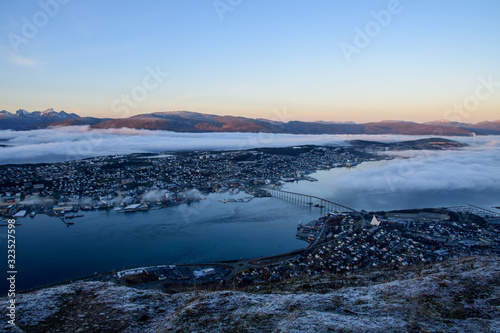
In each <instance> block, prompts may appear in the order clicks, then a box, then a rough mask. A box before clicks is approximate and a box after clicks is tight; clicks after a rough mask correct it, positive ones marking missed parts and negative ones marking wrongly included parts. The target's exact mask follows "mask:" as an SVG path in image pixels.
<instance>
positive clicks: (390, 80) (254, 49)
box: [0, 0, 500, 123]
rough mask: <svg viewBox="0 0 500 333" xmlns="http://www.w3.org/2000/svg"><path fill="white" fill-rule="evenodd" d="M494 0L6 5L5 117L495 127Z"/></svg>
mask: <svg viewBox="0 0 500 333" xmlns="http://www.w3.org/2000/svg"><path fill="white" fill-rule="evenodd" d="M499 14H500V2H498V1H494V0H478V1H462V0H457V1H453V2H451V1H448V2H443V1H441V2H437V1H431V0H400V1H398V0H390V1H378V0H370V1H368V0H363V1H350V0H338V1H328V0H313V1H307V2H306V1H298V0H287V1H284V0H276V1H264V0H252V1H249V0H183V1H143V2H138V1H117V0H110V1H94V0H87V1H82V0H40V1H28V0H26V1H15V0H3V1H2V2H1V3H0V73H1V75H0V110H1V109H5V110H7V111H10V112H15V111H16V110H17V109H20V108H22V109H26V110H28V111H35V110H45V109H47V108H51V107H52V108H54V109H55V110H57V111H59V110H65V111H67V112H75V113H77V114H79V115H80V116H93V117H112V118H122V117H129V116H133V115H136V114H142V113H151V112H161V111H175V110H189V111H195V112H202V113H209V114H220V115H237V116H245V117H253V118H267V119H272V120H278V121H291V120H304V121H317V120H323V121H355V122H368V121H381V120H405V121H417V122H424V121H431V120H438V119H448V120H451V121H460V122H467V123H476V122H480V121H494V120H499V119H500V116H498V114H499V112H498V111H499V109H500V62H499V61H498V59H500V20H498V15H499Z"/></svg>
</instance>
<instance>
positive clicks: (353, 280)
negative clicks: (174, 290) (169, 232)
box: [0, 256, 500, 333]
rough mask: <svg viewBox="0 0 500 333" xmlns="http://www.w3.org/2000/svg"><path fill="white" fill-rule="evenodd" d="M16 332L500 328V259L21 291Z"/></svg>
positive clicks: (474, 329) (417, 330) (71, 286)
mask: <svg viewBox="0 0 500 333" xmlns="http://www.w3.org/2000/svg"><path fill="white" fill-rule="evenodd" d="M0 303H1V307H0V309H1V310H0V311H1V314H0V315H1V317H2V318H3V319H2V320H3V321H4V323H3V324H2V326H3V327H2V328H3V329H5V331H12V332H111V331H113V332H158V333H160V332H190V331H191V332H192V331H199V332H212V331H217V332H235V331H238V332H324V331H338V332H368V331H369V332H426V331H428V332H436V331H442V332H444V331H446V332H499V331H500V330H499V327H500V259H499V258H498V257H497V256H490V257H465V258H455V259H450V260H447V261H444V262H441V263H435V264H429V265H425V266H411V267H406V268H405V269H402V270H396V271H393V270H384V269H378V270H371V271H365V272H362V273H359V274H352V275H322V276H320V277H315V278H310V279H297V280H295V281H286V282H283V283H282V284H270V285H262V286H261V287H260V288H257V287H255V286H252V287H251V289H247V290H242V291H218V292H206V291H201V292H187V293H178V294H174V295H169V294H165V293H162V292H159V291H145V290H137V289H132V288H128V287H122V286H117V285H114V284H110V283H102V282H85V283H75V284H72V285H65V286H59V287H54V288H49V289H43V290H39V291H35V292H30V293H27V294H22V295H19V296H18V299H17V309H16V310H17V313H16V317H17V321H16V323H17V326H18V327H14V328H12V327H9V326H8V324H6V320H5V318H6V313H5V311H6V299H5V297H4V298H2V299H0Z"/></svg>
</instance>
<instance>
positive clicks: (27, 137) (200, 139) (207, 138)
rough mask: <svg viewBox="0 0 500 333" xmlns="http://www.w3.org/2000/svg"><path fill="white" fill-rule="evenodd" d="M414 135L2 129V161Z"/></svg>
mask: <svg viewBox="0 0 500 333" xmlns="http://www.w3.org/2000/svg"><path fill="white" fill-rule="evenodd" d="M411 138H412V137H408V136H401V135H399V136H390V135H379V136H367V135H292V134H269V133H176V132H167V131H150V130H137V129H128V128H121V129H106V130H95V129H90V128H89V127H88V126H72V127H58V128H49V129H40V130H32V131H10V130H9V131H5V130H4V131H0V144H4V145H9V146H8V147H2V148H0V164H9V163H17V164H19V163H38V162H60V161H67V160H75V159H82V158H87V157H95V156H104V155H115V154H130V153H159V152H165V151H183V150H210V149H221V150H229V149H250V148H256V147H282V146H290V145H299V144H338V143H342V142H343V141H345V140H351V139H367V140H377V141H394V140H405V139H406V140H410V139H411Z"/></svg>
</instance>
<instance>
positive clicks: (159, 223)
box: [0, 194, 321, 290]
mask: <svg viewBox="0 0 500 333" xmlns="http://www.w3.org/2000/svg"><path fill="white" fill-rule="evenodd" d="M224 197H229V196H228V195H216V194H211V195H209V196H208V198H207V200H202V201H200V202H198V203H192V204H190V205H181V206H176V207H170V208H165V209H160V210H150V211H147V212H135V213H116V212H114V211H93V212H84V213H83V214H84V217H82V218H75V219H73V220H72V221H73V222H74V223H75V224H74V225H71V226H69V227H67V226H66V225H65V224H64V223H62V221H61V220H59V219H58V218H55V217H49V216H47V215H44V214H38V215H36V217H35V218H33V219H31V218H29V217H25V218H20V219H18V223H21V224H22V225H20V226H18V227H17V228H16V264H17V271H18V274H17V281H16V282H17V290H25V289H28V288H34V287H38V286H42V285H46V284H51V283H55V282H59V281H66V280H70V279H76V278H79V277H83V276H88V275H92V274H93V273H94V272H107V271H111V270H120V269H125V268H130V267H139V266H148V265H155V264H176V263H192V262H207V261H219V260H230V259H240V258H249V257H258V256H268V255H273V254H279V253H285V252H289V251H292V250H295V249H300V248H304V247H305V246H307V243H306V242H304V241H301V240H298V239H296V237H295V233H296V229H297V228H296V227H297V223H298V222H299V219H302V221H304V222H307V221H309V220H312V219H316V218H318V217H319V216H321V212H320V210H319V209H317V208H311V207H299V206H296V205H294V204H292V203H288V202H285V201H282V200H280V199H274V198H255V199H253V200H252V201H250V202H248V203H222V202H219V200H221V199H222V198H224ZM231 197H232V198H234V196H231ZM6 230H7V228H6V227H2V229H1V230H0V231H1V232H2V235H4V237H2V240H1V242H0V246H1V247H6V236H5V234H6ZM5 261H6V260H5ZM5 264H6V263H5ZM5 264H3V266H2V267H5ZM4 271H7V269H6V267H5V268H4ZM5 287H6V285H5V284H4V285H2V290H6V289H5Z"/></svg>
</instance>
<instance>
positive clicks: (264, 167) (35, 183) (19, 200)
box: [0, 146, 387, 217]
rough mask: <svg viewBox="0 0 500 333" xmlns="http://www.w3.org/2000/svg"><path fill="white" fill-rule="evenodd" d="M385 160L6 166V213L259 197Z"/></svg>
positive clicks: (124, 160)
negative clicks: (211, 196) (270, 188)
mask: <svg viewBox="0 0 500 333" xmlns="http://www.w3.org/2000/svg"><path fill="white" fill-rule="evenodd" d="M382 158H387V157H381V156H379V157H377V156H376V155H372V154H367V153H364V152H363V151H360V150H356V149H350V148H341V147H319V146H300V147H290V148H262V149H255V150H244V151H230V152H222V151H219V152H214V151H211V152H207V151H203V152H185V153H176V154H162V155H152V154H132V155H125V156H123V155H119V156H104V157H95V158H88V159H84V160H77V161H68V162H62V163H54V164H34V165H4V166H0V171H1V172H0V175H1V178H0V211H1V213H2V214H3V216H4V217H9V216H14V215H15V214H19V215H18V216H23V215H24V214H29V213H30V212H35V213H48V214H52V213H53V212H54V211H56V212H57V213H63V212H67V213H70V212H76V211H78V210H83V211H85V210H94V209H112V208H116V209H117V210H124V211H126V212H129V211H135V210H147V209H150V208H161V207H168V206H171V205H174V204H178V203H182V202H189V201H195V200H199V199H200V198H201V195H200V193H201V194H208V193H213V192H226V191H245V192H247V193H249V194H250V195H255V196H259V195H265V193H263V192H262V191H261V190H260V186H262V185H270V184H273V185H280V184H283V183H284V182H293V181H299V180H306V181H314V180H315V179H314V178H312V177H310V176H309V175H310V174H311V173H313V172H315V171H316V170H320V169H330V168H336V167H353V166H355V165H357V164H359V163H361V162H363V161H367V160H376V159H382ZM190 190H196V191H190ZM19 212H21V213H19Z"/></svg>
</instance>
